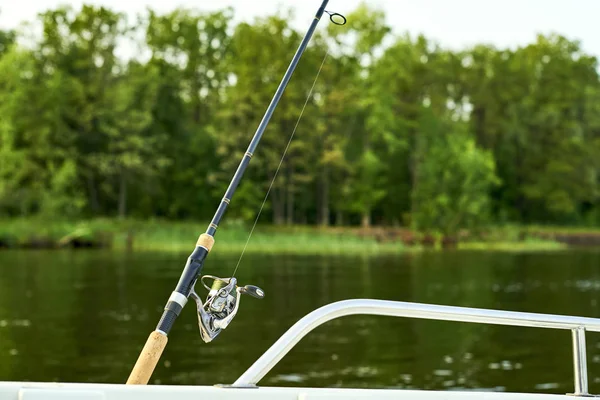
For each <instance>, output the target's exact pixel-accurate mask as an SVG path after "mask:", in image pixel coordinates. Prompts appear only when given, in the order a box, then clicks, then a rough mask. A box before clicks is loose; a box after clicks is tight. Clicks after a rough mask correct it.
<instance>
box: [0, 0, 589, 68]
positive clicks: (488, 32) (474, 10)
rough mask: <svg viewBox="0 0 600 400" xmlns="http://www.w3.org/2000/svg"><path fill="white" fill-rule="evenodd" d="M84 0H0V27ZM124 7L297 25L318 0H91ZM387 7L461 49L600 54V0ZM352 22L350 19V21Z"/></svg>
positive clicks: (422, 1) (435, 0)
mask: <svg viewBox="0 0 600 400" xmlns="http://www.w3.org/2000/svg"><path fill="white" fill-rule="evenodd" d="M83 3H84V1H81V0H71V1H64V0H63V1H60V0H18V1H15V0H0V28H2V29H6V28H17V27H18V26H19V25H20V23H22V22H24V21H27V22H32V21H34V20H35V18H36V14H37V13H39V12H41V11H44V10H47V9H51V8H55V7H57V6H58V5H59V4H69V5H71V6H73V7H74V8H76V9H77V8H79V7H81V5H82V4H83ZM85 3H88V4H98V5H105V6H107V7H109V8H111V9H113V10H116V11H121V12H125V13H126V14H128V15H129V16H130V20H131V21H133V18H134V17H135V15H136V14H137V13H140V12H143V11H144V10H145V9H146V8H147V7H150V8H152V9H154V10H156V11H159V12H167V11H171V10H173V9H174V8H176V7H177V6H182V7H187V8H196V9H199V10H206V11H210V10H217V9H221V8H224V7H227V6H231V7H233V8H234V10H235V18H236V20H237V21H239V20H252V19H253V18H254V17H256V16H265V15H269V14H271V13H273V12H274V11H276V10H277V9H290V8H291V9H293V10H294V12H295V15H296V17H295V20H294V23H293V25H294V26H295V27H296V28H298V29H301V30H304V29H305V27H307V26H308V24H309V23H310V21H311V19H312V15H313V14H314V12H315V11H316V9H317V8H318V6H319V4H320V3H321V1H320V0H219V1H206V0H178V1H166V0H87V1H85ZM359 3H360V0H330V2H329V6H328V7H327V8H328V9H329V10H331V11H336V12H339V13H341V14H347V13H350V12H351V11H352V10H353V9H355V8H356V6H357V5H358V4H359ZM367 3H368V4H370V5H373V6H379V7H381V8H383V9H384V10H385V12H386V14H387V21H388V23H389V24H390V25H391V26H392V27H393V29H394V32H396V33H402V32H404V31H408V32H410V33H411V34H413V35H416V34H419V33H423V34H424V35H425V36H426V37H428V38H430V39H434V40H436V41H437V42H439V43H440V44H442V45H443V46H444V47H449V48H452V49H460V48H464V47H466V46H470V45H473V44H476V43H487V44H493V45H495V46H497V47H511V48H514V47H516V46H519V45H524V44H527V43H530V42H532V41H534V40H535V36H536V34H537V33H550V32H556V33H560V34H562V35H564V36H566V37H567V38H569V39H572V40H580V41H581V43H582V46H583V49H584V51H585V52H586V53H589V54H593V55H596V56H600V31H599V30H598V16H600V0H452V1H449V0H418V1H417V0H369V1H367ZM349 23H351V21H349Z"/></svg>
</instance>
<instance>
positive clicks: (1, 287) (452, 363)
mask: <svg viewBox="0 0 600 400" xmlns="http://www.w3.org/2000/svg"><path fill="white" fill-rule="evenodd" d="M215 253H216V252H215ZM186 257H187V254H161V253H133V254H125V253H118V252H110V251H104V250H102V251H101V250H98V251H96V250H90V251H12V250H11V251H1V252H0V381H7V380H28V381H65V382H110V383H121V382H124V381H125V380H126V379H127V376H128V373H129V371H130V369H131V367H132V365H133V364H134V362H135V360H136V358H137V355H138V352H139V350H140V348H141V346H142V345H143V343H144V342H145V340H146V338H147V336H148V333H149V332H150V331H151V330H152V329H153V328H154V327H155V325H156V322H157V321H158V318H159V316H160V314H161V310H162V307H163V306H164V303H165V301H166V299H167V297H168V296H169V294H170V292H171V291H172V290H173V288H174V285H175V283H176V282H177V279H178V277H179V274H180V271H181V268H182V266H183V262H184V261H185V258H186ZM236 261H237V259H236V258H235V257H224V256H219V255H218V254H211V257H210V258H209V259H208V261H207V266H206V268H205V272H206V273H209V274H214V275H220V276H228V275H229V274H230V273H231V271H232V269H233V266H234V265H235V262H236ZM237 276H238V279H239V281H240V283H241V284H248V283H250V284H256V285H258V286H260V287H261V288H263V289H264V290H265V292H266V298H265V299H264V300H257V299H253V298H249V297H246V298H244V299H243V302H242V304H241V307H240V311H239V313H238V316H237V317H236V319H235V320H234V321H233V323H232V324H231V325H230V327H229V328H227V330H226V331H224V332H223V333H222V334H221V335H220V336H219V337H218V338H217V339H216V340H215V341H214V342H213V343H211V344H204V343H203V342H202V340H201V339H200V336H199V334H198V327H197V321H196V315H195V307H194V305H193V303H190V304H188V306H187V307H186V308H185V310H184V311H183V315H182V316H181V317H180V318H179V319H178V321H177V323H176V325H175V327H174V329H173V331H172V332H171V335H170V337H169V344H168V346H167V349H166V351H165V353H164V354H163V357H162V359H161V363H160V365H159V367H158V368H157V370H156V372H155V374H154V376H153V382H154V383H162V384H176V385H183V384H186V385H201V384H202V385H212V384H216V383H232V382H233V381H234V380H235V379H236V378H237V377H238V376H239V375H240V374H241V373H242V372H244V370H245V369H246V368H247V367H249V366H250V365H251V364H252V362H253V361H254V360H256V359H257V358H258V357H259V356H260V355H261V354H262V353H263V352H264V351H265V350H266V349H267V348H268V347H269V346H270V345H271V344H272V343H273V342H274V341H275V340H276V339H277V338H278V337H279V336H280V335H281V334H283V333H284V332H285V331H286V329H287V328H289V327H290V326H291V325H292V324H293V323H294V322H295V321H297V320H298V319H299V318H301V317H302V316H304V315H305V314H306V313H308V312H310V311H312V310H314V309H315V308H318V307H320V306H322V305H325V304H327V303H330V302H333V301H337V300H342V299H350V298H374V299H386V300H401V301H414V302H422V303H435V304H447V305H457V306H467V307H481V308H493V309H502V310H514V311H527V312H540V313H553V314H570V315H580V316H588V317H600V307H599V305H598V302H599V300H600V297H599V294H600V251H597V250H568V251H561V252H551V253H494V252H464V251H454V252H452V251H451V252H431V253H422V254H404V255H398V256H385V257H370V258H360V257H297V256H294V257H292V256H289V257H288V256H283V257H282V256H256V255H248V256H246V257H245V258H244V260H243V261H242V264H241V265H240V269H239V271H238V274H237ZM570 340H571V334H570V332H569V331H556V330H548V329H532V328H520V327H503V326H492V325H480V324H467V323H456V322H444V321H427V320H417V319H404V318H392V317H377V316H351V317H345V318H342V319H338V320H334V321H332V322H330V323H328V324H326V325H324V326H322V327H320V328H318V329H316V330H315V331H314V332H313V333H311V334H309V335H308V336H307V337H306V338H305V339H303V340H302V341H301V342H300V343H299V344H298V345H297V346H296V347H295V348H294V349H293V350H292V351H291V352H290V353H289V354H288V355H287V356H286V357H285V358H284V359H283V360H282V361H281V362H280V363H279V364H278V365H277V366H276V367H275V368H274V369H273V370H272V371H271V372H270V373H269V374H268V375H267V376H266V377H265V378H264V379H263V380H262V381H261V385H270V386H296V385H299V386H317V387H323V386H328V387H369V388H383V387H386V388H388V387H394V388H423V389H440V390H451V389H459V388H468V389H477V390H497V391H525V392H540V393H567V392H571V391H572V390H573V376H572V354H571V341H570ZM587 340H588V342H587V347H588V354H587V356H588V365H589V373H590V378H589V379H590V390H591V392H592V393H600V334H595V333H589V334H588V335H587Z"/></svg>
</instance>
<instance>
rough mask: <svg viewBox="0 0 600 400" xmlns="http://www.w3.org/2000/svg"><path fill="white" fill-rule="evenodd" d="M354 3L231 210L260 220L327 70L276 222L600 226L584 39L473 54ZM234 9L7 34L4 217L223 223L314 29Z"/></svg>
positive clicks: (324, 41) (0, 195)
mask: <svg viewBox="0 0 600 400" xmlns="http://www.w3.org/2000/svg"><path fill="white" fill-rule="evenodd" d="M346 17H347V18H348V23H347V25H345V26H342V27H340V26H336V25H333V24H327V23H326V21H323V22H324V23H322V24H321V25H320V27H319V29H318V30H317V32H316V34H315V37H314V38H313V40H312V42H311V44H310V46H309V48H308V50H307V52H306V54H305V55H304V57H303V58H302V60H301V62H300V64H299V67H298V69H297V71H296V72H295V74H294V76H293V78H292V81H291V83H290V85H289V86H288V88H287V90H286V92H285V94H284V96H283V99H282V101H281V103H280V105H279V107H278V108H277V110H276V111H275V114H274V116H273V119H272V121H271V123H270V125H269V127H268V129H267V130H266V132H265V134H264V137H263V140H262V142H261V144H260V145H259V147H258V150H257V152H256V153H255V154H254V157H253V159H252V162H251V163H250V167H249V169H248V171H247V173H246V176H245V177H244V179H243V181H242V184H241V185H240V187H239V189H238V191H237V193H236V195H235V197H234V199H232V201H231V206H230V207H229V210H228V211H227V216H226V218H225V219H231V220H240V221H251V220H253V219H254V217H255V215H256V212H257V211H258V209H259V207H260V204H261V203H262V201H263V198H264V196H265V193H266V191H267V189H268V186H269V183H270V181H271V179H272V178H273V174H274V173H275V170H276V169H277V166H278V164H279V161H280V159H281V156H282V154H283V152H284V149H285V147H286V144H287V142H288V140H289V138H290V135H291V134H292V131H293V130H294V126H295V124H296V121H297V119H298V117H299V115H300V113H301V111H302V108H303V106H304V103H305V101H306V100H307V97H308V94H309V91H310V89H311V87H312V85H313V81H314V79H315V76H316V75H317V71H319V69H320V68H321V67H322V69H321V72H320V74H319V76H318V79H317V81H316V85H315V87H314V92H313V93H312V96H310V98H309V99H308V103H307V105H306V109H305V110H304V114H303V118H302V120H301V121H300V123H299V125H298V128H297V131H296V132H295V135H294V139H293V141H292V142H291V145H290V148H289V150H288V152H287V155H286V157H285V159H284V161H283V164H282V167H281V170H280V172H279V175H278V176H277V179H276V180H275V183H274V186H273V189H272V190H271V192H270V196H269V200H268V202H267V204H266V207H265V211H264V212H263V217H262V219H261V222H263V223H272V224H275V225H284V224H309V225H345V226H348V225H356V226H359V225H361V226H372V225H381V226H406V227H411V228H414V229H418V230H421V231H428V230H435V231H439V232H444V233H451V232H456V231H458V230H459V229H470V228H474V227H477V226H482V225H490V224H503V223H516V224H555V225H577V226H590V227H594V226H599V225H600V190H599V189H600V174H599V172H600V80H599V76H598V64H597V59H596V57H595V56H592V55H590V54H586V53H585V52H584V51H583V50H582V47H581V43H579V42H578V41H575V40H570V39H569V38H567V37H564V36H562V35H560V34H559V33H544V34H539V35H538V36H537V37H532V38H531V42H530V43H529V44H527V45H524V46H521V47H518V48H510V49H509V48H505V49H503V48H496V47H494V46H491V45H488V44H484V43H482V44H479V45H477V46H474V47H471V48H465V49H460V50H456V49H447V48H444V47H442V46H441V45H440V44H438V43H436V42H435V41H432V40H429V39H428V38H426V37H424V36H414V35H413V36H411V35H408V34H397V33H394V32H392V30H391V28H390V27H389V26H388V25H387V24H386V16H385V15H384V13H383V12H382V11H381V10H379V9H376V8H372V7H369V6H367V5H361V6H359V7H358V8H357V9H356V10H354V11H353V12H351V13H350V14H348V15H346ZM234 20H235V19H234V11H233V10H232V9H223V10H220V11H218V12H210V13H207V12H201V11H199V10H195V9H175V10H173V11H172V12H169V13H164V14H161V13H157V12H155V11H152V10H150V9H148V10H147V11H146V12H145V13H143V14H141V15H139V16H138V17H137V18H136V19H135V21H131V18H130V19H128V18H127V17H126V16H125V15H124V14H122V13H120V12H119V11H118V10H111V9H107V8H103V7H99V6H89V5H86V6H83V7H82V8H80V9H73V8H68V7H62V8H58V9H52V10H48V11H46V12H44V13H42V14H40V15H39V17H38V19H37V20H36V21H29V22H30V25H29V27H27V26H24V27H23V28H21V29H19V30H17V31H0V216H3V217H7V218H11V217H27V216H37V215H45V216H51V217H56V218H69V219H85V218H95V217H115V218H136V219H145V218H163V219H167V220H198V221H207V220H209V219H210V217H212V214H213V213H214V211H215V209H216V207H217V205H218V204H219V201H220V199H221V197H222V196H223V193H224V191H225V189H226V187H227V185H228V184H229V180H230V179H231V176H232V175H233V172H234V171H235V169H236V167H237V164H238V163H239V161H240V159H241V157H242V155H243V154H244V152H245V151H246V147H247V145H248V143H249V141H250V139H251V137H252V134H253V133H254V131H255V129H256V127H257V125H258V123H259V121H260V119H261V118H262V116H263V113H264V112H265V109H266V107H267V105H268V104H269V101H270V100H271V97H272V96H273V93H274V91H275V89H276V87H277V85H278V84H279V81H280V79H281V77H282V75H283V73H284V71H285V69H286V68H287V66H288V63H289V62H290V60H291V58H292V56H293V53H294V51H295V49H296V47H297V46H298V44H299V43H300V40H301V38H302V36H303V35H304V31H302V30H298V29H296V28H294V27H293V26H292V25H293V24H292V23H291V21H292V20H293V15H292V13H291V12H287V11H284V12H279V13H277V14H273V15H270V16H266V17H264V18H258V19H256V20H253V21H250V22H234ZM307 23H308V22H307ZM300 25H302V24H300ZM32 26H38V27H40V29H39V32H37V31H35V29H33V28H31V27H32ZM36 32H37V33H36Z"/></svg>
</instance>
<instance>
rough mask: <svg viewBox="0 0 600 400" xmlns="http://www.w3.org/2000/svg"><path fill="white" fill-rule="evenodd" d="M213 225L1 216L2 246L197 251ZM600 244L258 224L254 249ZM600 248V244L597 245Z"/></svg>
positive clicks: (532, 235)
mask: <svg viewBox="0 0 600 400" xmlns="http://www.w3.org/2000/svg"><path fill="white" fill-rule="evenodd" d="M206 225H207V224H206V223H200V222H198V223H192V222H172V221H162V220H144V221H139V220H117V219H92V220H86V221H77V222H71V221H59V220H43V219H37V218H26V219H23V218H14V219H5V220H1V219H0V247H4V248H60V247H74V248H79V247H104V248H111V249H115V250H133V251H144V250H148V251H173V252H176V251H182V252H186V251H189V250H190V248H191V247H192V246H193V245H194V243H195V241H196V238H197V237H198V234H199V233H201V232H202V231H203V230H204V229H205V227H206ZM249 231H250V227H248V226H245V225H243V224H237V223H225V224H223V225H222V226H221V227H220V229H219V233H218V235H217V242H216V245H215V250H216V249H218V251H219V252H224V253H227V252H232V253H233V252H235V253H239V252H240V251H242V249H243V248H244V246H245V244H246V239H247V237H248V233H249ZM594 241H597V243H600V229H583V228H562V227H560V228H557V227H540V226H529V227H518V226H508V227H494V228H489V229H486V230H484V231H483V232H480V233H477V234H461V235H459V237H458V238H457V240H456V242H455V243H452V244H451V245H450V246H444V243H443V240H442V238H441V236H431V235H423V234H420V233H418V232H411V231H408V230H402V229H383V228H373V229H368V230H365V229H361V228H348V227H331V228H319V227H309V226H291V227H287V226H284V227H275V226H258V227H257V228H256V230H255V232H254V234H253V236H252V239H251V241H250V243H249V245H248V247H247V249H246V251H247V252H250V253H273V254H356V255H359V254H394V253H401V252H406V251H420V250H423V249H441V248H444V247H450V248H457V249H463V250H478V251H485V250H490V251H553V250H560V249H564V248H566V247H568V245H570V244H575V245H577V244H581V243H582V244H588V245H595V242H594ZM596 245H597V244H596Z"/></svg>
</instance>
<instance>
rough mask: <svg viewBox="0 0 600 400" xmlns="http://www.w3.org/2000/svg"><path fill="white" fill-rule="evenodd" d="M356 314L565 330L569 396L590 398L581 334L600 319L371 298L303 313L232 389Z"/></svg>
mask: <svg viewBox="0 0 600 400" xmlns="http://www.w3.org/2000/svg"><path fill="white" fill-rule="evenodd" d="M356 314H368V315H387V316H392V317H410V318H422V319H434V320H444V321H457V322H474V323H481V324H495V325H510V326H526V327H531V328H551V329H569V330H571V332H572V338H573V368H574V377H575V391H574V393H573V395H575V396H590V394H589V393H588V377H587V362H586V348H585V331H586V330H587V331H593V332H600V319H596V318H586V317H573V316H565V315H552V314H535V313H526V312H515V311H501V310H486V309H481V308H467V307H454V306H443V305H435V304H420V303H407V302H402V301H386V300H371V299H355V300H344V301H338V302H336V303H332V304H328V305H326V306H323V307H321V308H319V309H317V310H315V311H313V312H311V313H310V314H307V315H306V316H305V317H303V318H302V319H300V320H299V321H298V322H296V323H295V324H294V325H293V326H292V327H291V328H290V329H288V331H287V332H286V333H284V334H283V335H282V336H281V337H280V338H279V340H277V341H276V342H275V343H274V344H273V345H272V346H271V347H270V348H269V349H268V350H267V351H266V352H265V353H264V354H263V355H262V356H261V357H260V358H259V359H258V360H256V362H255V363H254V364H252V366H251V367H250V368H248V370H246V372H244V373H243V374H242V375H241V376H240V377H239V378H238V379H237V380H236V381H235V382H234V383H233V385H232V386H233V387H247V386H253V385H255V384H257V383H258V382H259V381H260V380H261V379H262V378H263V377H264V376H265V375H266V374H267V373H268V372H269V371H270V370H271V369H272V368H273V367H274V366H275V365H276V364H277V363H278V362H279V361H280V360H281V359H282V358H283V357H284V356H285V355H286V354H287V353H288V352H289V351H290V350H291V349H292V348H293V347H294V346H295V345H296V343H298V342H299V341H300V339H302V338H303V337H304V336H305V335H306V334H308V333H309V332H311V331H312V330H313V329H315V328H316V327H318V326H320V325H322V324H324V323H325V322H327V321H330V320H332V319H335V318H339V317H343V316H346V315H356Z"/></svg>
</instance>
